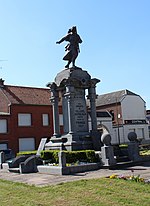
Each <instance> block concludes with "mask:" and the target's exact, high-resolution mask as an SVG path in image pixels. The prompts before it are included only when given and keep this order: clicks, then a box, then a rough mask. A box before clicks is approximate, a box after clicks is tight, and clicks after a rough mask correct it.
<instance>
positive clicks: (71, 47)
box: [56, 26, 82, 68]
mask: <svg viewBox="0 0 150 206" xmlns="http://www.w3.org/2000/svg"><path fill="white" fill-rule="evenodd" d="M63 41H68V44H67V45H66V46H65V51H66V52H67V53H66V55H65V56H64V57H63V60H65V61H68V63H67V65H66V66H65V67H66V68H69V65H70V63H71V62H72V66H73V67H75V60H76V58H77V56H78V54H79V52H80V49H79V44H81V43H82V40H81V38H80V36H79V35H78V34H77V29H76V26H73V27H72V28H71V29H69V30H68V33H67V35H66V36H64V37H63V38H62V39H60V40H59V41H57V42H56V44H60V43H62V42H63Z"/></svg>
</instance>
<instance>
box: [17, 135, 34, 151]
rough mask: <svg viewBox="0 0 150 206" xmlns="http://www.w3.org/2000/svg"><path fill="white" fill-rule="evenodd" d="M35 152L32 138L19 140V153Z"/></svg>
mask: <svg viewBox="0 0 150 206" xmlns="http://www.w3.org/2000/svg"><path fill="white" fill-rule="evenodd" d="M33 150H35V139H34V138H32V137H31V138H19V151H33Z"/></svg>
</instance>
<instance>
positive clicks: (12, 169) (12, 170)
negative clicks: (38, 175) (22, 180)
mask: <svg viewBox="0 0 150 206" xmlns="http://www.w3.org/2000/svg"><path fill="white" fill-rule="evenodd" d="M8 170H9V172H14V173H20V170H19V167H18V168H9V169H8Z"/></svg>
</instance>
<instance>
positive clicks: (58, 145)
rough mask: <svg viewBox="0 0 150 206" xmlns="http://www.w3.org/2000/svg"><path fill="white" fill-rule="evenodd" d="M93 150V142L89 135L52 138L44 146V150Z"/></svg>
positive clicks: (68, 135)
mask: <svg viewBox="0 0 150 206" xmlns="http://www.w3.org/2000/svg"><path fill="white" fill-rule="evenodd" d="M87 149H93V142H92V139H91V137H90V136H89V135H85V136H81V135H77V134H66V135H62V136H61V137H59V138H58V137H54V136H53V137H52V138H51V139H50V141H49V142H48V143H47V144H46V145H45V150H68V151H74V150H87Z"/></svg>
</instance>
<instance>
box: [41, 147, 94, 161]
mask: <svg viewBox="0 0 150 206" xmlns="http://www.w3.org/2000/svg"><path fill="white" fill-rule="evenodd" d="M58 153H59V150H44V151H42V152H41V158H42V159H43V160H49V161H50V162H51V163H58V162H59V158H58ZM65 153H66V162H67V163H76V162H78V161H79V162H97V158H96V155H95V151H94V150H80V151H65Z"/></svg>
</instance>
